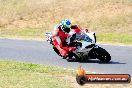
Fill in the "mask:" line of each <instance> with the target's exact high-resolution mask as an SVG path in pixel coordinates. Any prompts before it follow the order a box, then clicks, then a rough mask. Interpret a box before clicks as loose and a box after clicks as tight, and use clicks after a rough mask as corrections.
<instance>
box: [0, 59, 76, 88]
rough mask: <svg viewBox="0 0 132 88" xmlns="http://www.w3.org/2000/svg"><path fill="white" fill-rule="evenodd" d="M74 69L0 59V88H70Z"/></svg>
mask: <svg viewBox="0 0 132 88" xmlns="http://www.w3.org/2000/svg"><path fill="white" fill-rule="evenodd" d="M73 75H75V73H74V71H71V70H64V69H63V68H59V67H54V66H45V65H38V64H32V63H20V62H13V61H0V87H1V88H70V87H71V84H70V80H67V79H65V77H66V76H69V77H70V76H73Z"/></svg>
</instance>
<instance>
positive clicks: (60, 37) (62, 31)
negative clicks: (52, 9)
mask: <svg viewBox="0 0 132 88" xmlns="http://www.w3.org/2000/svg"><path fill="white" fill-rule="evenodd" d="M71 29H77V30H76V31H77V32H79V30H80V29H79V28H78V27H77V26H76V25H72V24H71V22H70V21H69V20H67V19H64V20H62V21H61V23H60V24H58V25H56V26H55V27H54V30H53V32H52V35H53V36H52V41H53V45H54V47H55V48H56V49H54V50H56V52H57V53H58V54H59V55H61V56H62V57H63V58H66V57H67V56H68V54H69V52H71V51H74V50H76V48H75V47H70V46H68V44H67V42H66V40H67V37H68V36H70V35H69V32H70V30H71Z"/></svg>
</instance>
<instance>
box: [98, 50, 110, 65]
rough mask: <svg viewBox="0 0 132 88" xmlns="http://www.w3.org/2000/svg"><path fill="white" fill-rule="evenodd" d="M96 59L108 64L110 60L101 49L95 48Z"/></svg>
mask: <svg viewBox="0 0 132 88" xmlns="http://www.w3.org/2000/svg"><path fill="white" fill-rule="evenodd" d="M96 54H97V58H98V59H99V60H100V61H101V62H104V63H108V62H109V61H110V60H111V56H110V54H109V53H108V52H107V51H106V50H105V49H103V48H101V47H98V48H96Z"/></svg>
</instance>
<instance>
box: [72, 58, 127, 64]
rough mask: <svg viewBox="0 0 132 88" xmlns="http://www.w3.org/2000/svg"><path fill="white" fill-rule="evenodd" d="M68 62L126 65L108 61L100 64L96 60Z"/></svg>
mask: <svg viewBox="0 0 132 88" xmlns="http://www.w3.org/2000/svg"><path fill="white" fill-rule="evenodd" d="M70 62H78V63H98V64H126V63H122V62H115V61H110V62H108V63H103V62H100V61H99V60H97V59H95V60H94V59H89V60H86V61H70Z"/></svg>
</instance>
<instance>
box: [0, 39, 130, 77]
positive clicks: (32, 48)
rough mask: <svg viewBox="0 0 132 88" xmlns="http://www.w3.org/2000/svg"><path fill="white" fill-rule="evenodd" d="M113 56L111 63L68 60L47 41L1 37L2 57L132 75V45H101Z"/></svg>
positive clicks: (69, 67)
mask: <svg viewBox="0 0 132 88" xmlns="http://www.w3.org/2000/svg"><path fill="white" fill-rule="evenodd" d="M100 46H101V47H102V48H104V49H106V50H107V51H108V52H109V53H110V54H111V57H112V60H111V62H110V63H107V64H106V63H100V62H99V60H89V61H87V62H67V61H66V60H65V59H62V58H61V57H59V56H58V55H57V54H56V53H55V52H54V51H53V49H52V46H51V45H50V44H49V43H47V42H46V41H30V40H11V39H0V59H2V60H13V61H21V62H31V63H37V64H46V65H52V66H59V67H64V68H68V69H77V68H78V67H79V66H80V65H82V66H83V68H84V69H85V70H87V71H90V72H96V73H107V74H111V73H113V74H130V75H132V46H118V45H100Z"/></svg>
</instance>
